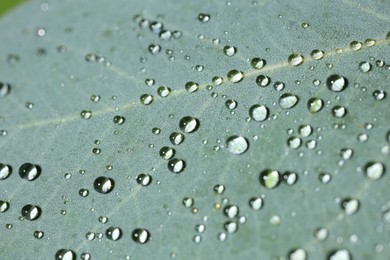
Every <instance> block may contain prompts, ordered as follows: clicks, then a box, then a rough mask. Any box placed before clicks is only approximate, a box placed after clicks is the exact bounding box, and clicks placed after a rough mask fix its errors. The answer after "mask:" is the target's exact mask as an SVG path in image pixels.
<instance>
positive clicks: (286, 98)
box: [279, 93, 299, 109]
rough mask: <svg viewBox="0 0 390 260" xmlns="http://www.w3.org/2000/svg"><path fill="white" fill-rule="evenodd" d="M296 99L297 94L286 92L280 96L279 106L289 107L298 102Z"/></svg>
mask: <svg viewBox="0 0 390 260" xmlns="http://www.w3.org/2000/svg"><path fill="white" fill-rule="evenodd" d="M298 101H299V98H298V96H296V95H293V94H289V93H286V94H283V95H281V96H280V98H279V105H280V107H281V108H284V109H289V108H292V107H294V106H295V105H296V104H297V103H298Z"/></svg>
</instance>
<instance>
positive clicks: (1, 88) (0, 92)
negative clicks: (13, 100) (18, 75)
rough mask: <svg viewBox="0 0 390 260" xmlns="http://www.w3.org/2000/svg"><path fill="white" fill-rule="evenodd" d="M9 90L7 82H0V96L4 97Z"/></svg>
mask: <svg viewBox="0 0 390 260" xmlns="http://www.w3.org/2000/svg"><path fill="white" fill-rule="evenodd" d="M10 92H11V85H10V84H9V83H4V82H0V98H4V97H6V96H7V95H8V94H9V93H10Z"/></svg>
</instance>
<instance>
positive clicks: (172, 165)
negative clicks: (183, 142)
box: [168, 158, 186, 173]
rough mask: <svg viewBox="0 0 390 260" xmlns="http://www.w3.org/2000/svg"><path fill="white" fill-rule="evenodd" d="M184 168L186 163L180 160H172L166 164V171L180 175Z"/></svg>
mask: <svg viewBox="0 0 390 260" xmlns="http://www.w3.org/2000/svg"><path fill="white" fill-rule="evenodd" d="M185 167H186V163H185V161H184V160H181V159H177V158H174V159H171V160H170V161H169V162H168V169H169V170H170V171H171V172H173V173H181V172H182V171H183V170H184V169H185Z"/></svg>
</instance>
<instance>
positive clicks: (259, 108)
mask: <svg viewBox="0 0 390 260" xmlns="http://www.w3.org/2000/svg"><path fill="white" fill-rule="evenodd" d="M249 115H250V117H251V118H252V119H253V120H255V121H257V122H261V121H264V120H266V119H267V117H268V108H267V107H265V106H263V105H253V106H252V107H251V108H250V109H249Z"/></svg>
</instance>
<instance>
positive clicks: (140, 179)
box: [137, 173, 152, 186]
mask: <svg viewBox="0 0 390 260" xmlns="http://www.w3.org/2000/svg"><path fill="white" fill-rule="evenodd" d="M137 183H138V184H140V185H142V186H148V185H149V184H150V183H152V176H150V175H149V174H144V173H141V174H139V175H138V176H137Z"/></svg>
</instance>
